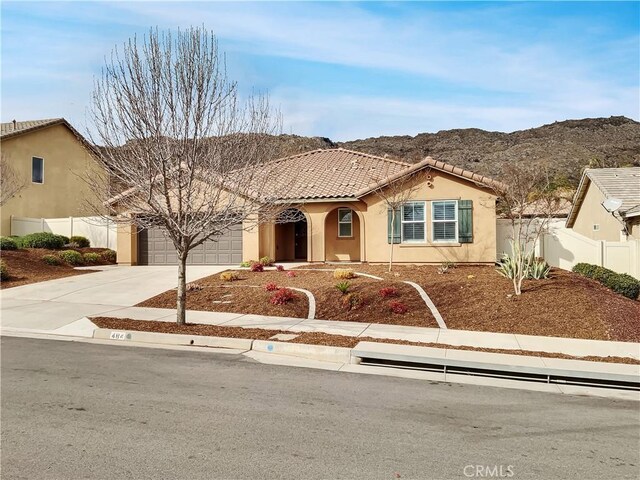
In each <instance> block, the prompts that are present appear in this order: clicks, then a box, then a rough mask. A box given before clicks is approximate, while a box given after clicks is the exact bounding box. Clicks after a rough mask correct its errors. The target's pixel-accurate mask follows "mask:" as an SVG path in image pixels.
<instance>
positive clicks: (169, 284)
mask: <svg viewBox="0 0 640 480" xmlns="http://www.w3.org/2000/svg"><path fill="white" fill-rule="evenodd" d="M227 268H228V267H226V266H190V267H189V268H188V269H187V276H188V281H194V280H196V279H198V278H202V277H206V276H209V275H213V274H215V273H218V272H221V271H223V270H226V269H227ZM176 275H177V271H176V267H142V266H139V267H122V266H113V267H104V268H103V269H102V271H101V272H97V273H89V274H86V275H79V276H75V277H67V278H62V279H57V280H51V281H48V282H42V283H37V284H33V285H24V286H21V287H15V288H10V289H7V290H2V291H0V302H1V309H2V318H1V321H0V325H1V326H2V329H3V330H4V331H7V332H9V331H26V332H29V331H31V332H38V333H54V334H60V335H71V336H83V337H90V336H92V333H93V329H94V328H95V327H94V325H93V324H92V323H91V322H89V321H88V320H87V319H86V318H85V317H91V316H98V315H104V316H110V317H117V318H133V319H137V320H161V321H166V322H175V320H176V313H175V310H172V309H163V308H142V307H134V306H133V305H136V304H137V303H140V302H141V301H143V300H146V299H147V298H150V297H152V296H154V295H158V294H160V293H162V292H164V291H166V290H169V289H171V288H174V287H175V284H176ZM187 321H188V322H192V323H202V324H210V325H225V326H237V327H251V328H263V329H277V330H287V331H290V332H324V333H330V334H336V335H345V336H351V337H374V338H387V339H395V340H407V341H411V342H424V343H438V344H442V345H453V346H460V345H464V346H473V347H481V348H497V349H508V350H529V351H542V352H549V353H564V354H567V355H574V356H588V355H593V356H601V357H606V356H621V357H633V358H637V359H640V344H638V343H631V342H609V341H600V340H580V339H572V338H558V337H538V336H530V335H516V334H506V333H489V332H474V331H465V330H451V329H439V328H423V327H404V326H396V325H383V324H376V323H360V322H340V321H327V320H319V319H313V320H309V319H301V318H287V317H268V316H262V315H246V314H238V313H218V312H202V311H191V310H190V311H187Z"/></svg>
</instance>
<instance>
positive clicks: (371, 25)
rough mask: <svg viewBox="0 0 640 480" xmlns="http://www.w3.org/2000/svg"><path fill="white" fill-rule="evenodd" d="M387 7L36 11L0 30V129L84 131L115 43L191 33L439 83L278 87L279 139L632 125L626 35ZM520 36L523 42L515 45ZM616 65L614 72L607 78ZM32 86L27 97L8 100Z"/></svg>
mask: <svg viewBox="0 0 640 480" xmlns="http://www.w3.org/2000/svg"><path fill="white" fill-rule="evenodd" d="M388 8H390V9H395V10H397V11H399V12H400V13H401V14H400V15H391V16H382V15H379V14H375V13H372V12H371V11H367V10H366V9H365V8H364V7H363V6H362V5H361V4H342V3H340V4H338V3H321V4H318V3H242V2H238V3H205V2H196V3H179V4H178V3H168V2H117V3H108V4H107V3H84V2H79V3H73V4H72V5H71V6H69V5H66V6H64V5H61V4H56V3H43V4H38V15H40V16H42V17H45V18H47V20H48V26H45V28H37V29H33V28H32V29H29V28H28V27H29V25H28V20H27V19H25V20H23V22H25V25H12V24H9V25H7V24H6V22H3V29H2V30H3V32H2V39H3V47H2V48H3V51H2V54H3V55H2V57H3V58H2V63H3V71H2V79H3V111H2V116H3V121H6V120H10V119H11V118H13V117H14V115H16V114H15V113H13V112H19V115H20V116H21V117H22V118H27V117H28V116H32V117H45V116H60V115H65V116H67V117H68V118H69V119H70V120H71V121H73V122H74V123H76V122H82V123H84V110H85V105H86V103H87V102H88V100H89V94H90V91H91V87H92V77H93V75H94V74H95V73H97V72H98V71H99V67H100V65H101V63H102V60H103V57H104V56H105V55H108V54H109V52H110V51H111V49H112V48H113V46H114V45H115V44H122V43H123V42H124V41H125V40H126V39H127V38H128V37H129V36H131V35H132V34H133V33H135V32H137V33H139V34H142V33H145V32H146V31H147V29H148V28H149V26H152V25H157V26H159V27H160V28H176V27H188V26H191V25H196V26H197V25H202V24H203V25H204V26H205V27H207V28H212V29H214V30H215V31H216V33H217V34H218V36H219V37H220V39H221V46H222V48H223V49H225V50H228V51H230V53H231V54H233V53H234V52H243V53H251V54H254V55H269V56H276V57H277V56H280V57H286V58H292V59H299V60H308V61H313V62H321V63H331V64H338V65H346V66H350V67H360V68H365V69H368V74H369V75H370V76H371V77H372V78H373V77H375V75H376V72H399V73H403V74H407V75H410V76H412V77H414V78H418V79H424V81H425V84H427V83H428V82H431V81H438V82H442V83H444V84H446V85H448V88H447V92H445V93H438V92H436V93H435V94H433V95H432V98H429V96H428V95H427V94H426V93H424V92H423V94H422V95H421V97H420V98H416V99H410V100H408V99H407V97H408V93H407V92H401V91H396V92H393V91H390V92H388V93H386V94H376V95H369V96H366V95H364V94H352V95H346V94H338V95H332V96H329V95H327V94H324V93H323V92H317V91H313V90H311V89H304V88H301V87H296V88H292V86H291V85H286V84H283V85H277V86H276V88H274V89H273V91H272V94H273V97H274V103H280V104H281V105H282V109H283V113H284V119H285V123H286V124H287V125H288V127H289V128H287V130H291V131H293V132H294V133H300V134H312V135H328V136H331V137H332V138H339V139H349V138H355V137H364V136H373V135H381V134H415V133H418V132H421V131H433V130H439V129H445V128H454V127H471V126H475V127H480V128H488V129H495V130H507V131H510V130H515V129H519V128H528V127H531V126H535V125H539V124H541V123H545V122H551V121H554V120H561V119H565V118H572V117H574V118H575V117H584V116H599V115H602V116H608V115H612V114H616V115H619V114H624V115H627V116H630V117H632V118H638V117H640V112H639V108H640V107H639V106H638V105H639V103H640V94H639V93H638V88H637V86H638V83H639V75H640V74H639V73H638V63H639V61H638V41H639V39H638V35H637V34H636V35H634V36H630V37H626V38H625V37H618V38H617V39H616V40H612V41H611V44H610V45H606V44H603V45H600V46H599V48H596V49H595V50H594V49H593V47H591V48H592V50H588V51H584V50H582V47H583V46H582V45H580V44H579V43H575V44H574V43H571V42H568V43H567V44H559V43H558V42H557V41H554V38H556V37H555V36H554V35H555V34H557V32H558V31H560V30H562V28H571V29H576V30H578V29H579V28H581V27H583V26H584V25H582V24H581V23H580V22H579V21H575V22H572V23H571V25H570V27H569V26H568V25H563V24H562V23H559V22H550V24H548V25H537V27H536V28H532V27H531V25H533V24H534V22H532V23H531V25H527V24H526V19H525V20H522V18H521V17H516V16H515V14H516V13H520V14H521V13H522V12H521V9H522V8H525V7H523V6H522V5H520V4H506V5H505V4H492V5H491V6H490V7H480V6H478V8H474V9H465V10H464V11H461V12H447V13H426V12H424V11H421V10H418V9H415V11H414V10H412V5H411V4H410V3H409V4H392V5H389V6H388ZM3 9H4V7H3ZM407 12H410V13H409V14H407ZM514 18H519V22H521V23H517V22H514ZM65 22H72V23H81V24H83V25H85V26H86V25H88V26H89V27H88V28H86V27H85V28H75V29H69V30H68V31H67V30H66V29H64V28H60V26H59V25H58V24H59V23H65ZM522 22H524V23H525V25H524V26H523V24H522ZM25 27H27V28H25ZM519 28H520V29H522V30H523V32H522V34H521V35H518V34H517V33H515V34H514V30H517V29H519ZM603 28H604V27H602V25H599V26H598V29H600V30H601V29H603ZM24 31H29V32H30V33H29V35H26V36H25V35H24V34H23V32H24ZM552 33H553V34H554V35H552ZM16 52H19V53H16ZM20 52H30V54H31V55H33V58H22V57H21V56H20ZM274 63H275V64H276V65H277V60H276V61H275V62H274ZM625 63H627V64H628V65H627V68H626V69H621V71H622V72H623V74H621V75H613V74H612V73H611V71H610V69H613V68H614V67H620V66H621V65H622V66H624V64H625ZM634 66H635V68H634ZM274 68H277V66H276V67H274ZM629 72H631V73H629ZM258 73H259V72H258ZM238 76H239V77H240V78H242V77H243V72H239V75H238ZM34 79H36V80H37V79H41V82H40V83H38V82H37V81H35V80H34ZM34 81H35V83H33V82H34ZM32 83H33V84H34V85H36V86H38V91H33V92H31V93H30V94H29V95H16V94H14V91H15V92H18V91H22V90H20V89H19V88H18V87H20V85H21V84H22V86H23V87H24V85H25V84H28V85H29V87H30V88H31V85H32ZM41 85H46V87H45V88H41V87H40V86H41ZM14 88H15V90H14ZM451 92H453V93H451ZM461 92H467V93H464V94H463V93H461ZM469 92H472V93H469ZM38 112H42V113H41V114H39V113H38ZM45 112H46V114H45ZM56 112H57V113H56ZM8 117H11V118H8Z"/></svg>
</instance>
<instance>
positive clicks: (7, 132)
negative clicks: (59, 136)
mask: <svg viewBox="0 0 640 480" xmlns="http://www.w3.org/2000/svg"><path fill="white" fill-rule="evenodd" d="M0 125H1V129H0V139H2V140H6V139H9V138H12V137H17V136H19V135H24V134H26V133H30V132H34V131H36V130H39V129H41V128H47V127H52V126H54V125H64V126H65V127H67V128H68V129H69V130H70V131H71V133H72V134H73V135H74V136H75V137H76V138H77V139H78V141H79V142H80V143H82V145H84V147H85V148H86V149H87V150H89V153H91V154H92V155H97V154H98V152H97V149H96V147H95V146H93V145H91V144H90V143H89V142H88V141H87V139H86V138H84V137H83V136H82V134H80V132H78V131H77V130H76V129H75V128H74V127H73V126H72V125H71V124H70V123H69V122H67V121H66V120H65V119H64V118H47V119H44V120H26V121H24V122H16V121H13V122H7V123H2V124H0Z"/></svg>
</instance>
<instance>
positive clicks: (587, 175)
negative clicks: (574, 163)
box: [567, 167, 640, 227]
mask: <svg viewBox="0 0 640 480" xmlns="http://www.w3.org/2000/svg"><path fill="white" fill-rule="evenodd" d="M590 183H593V184H594V185H595V186H596V187H597V188H598V189H599V190H600V191H601V192H602V194H603V195H604V196H605V198H618V199H620V200H622V206H621V207H620V208H619V209H618V213H620V214H621V215H623V216H626V213H627V212H628V213H630V214H631V215H630V216H632V215H634V214H635V211H636V208H637V207H638V206H639V205H640V167H624V168H587V169H586V170H585V171H584V173H583V174H582V179H581V180H580V185H579V186H578V190H577V191H576V194H575V196H574V198H573V207H572V208H571V212H570V213H569V218H568V219H567V227H572V226H573V223H574V222H575V219H576V217H577V216H578V212H579V210H580V206H581V205H582V202H583V200H584V197H585V195H586V194H587V187H588V186H589V184H590Z"/></svg>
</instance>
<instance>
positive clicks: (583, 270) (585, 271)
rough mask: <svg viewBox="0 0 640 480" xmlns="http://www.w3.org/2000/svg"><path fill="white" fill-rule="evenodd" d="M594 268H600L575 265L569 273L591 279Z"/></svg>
mask: <svg viewBox="0 0 640 480" xmlns="http://www.w3.org/2000/svg"><path fill="white" fill-rule="evenodd" d="M596 268H600V267H598V266H597V265H591V264H590V263H576V264H575V265H574V267H573V268H572V269H571V271H573V272H575V273H579V274H580V275H582V276H584V277H589V278H593V274H594V272H595V271H596Z"/></svg>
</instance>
